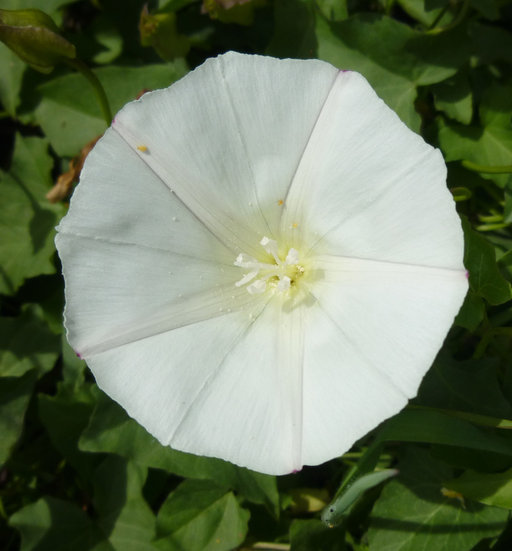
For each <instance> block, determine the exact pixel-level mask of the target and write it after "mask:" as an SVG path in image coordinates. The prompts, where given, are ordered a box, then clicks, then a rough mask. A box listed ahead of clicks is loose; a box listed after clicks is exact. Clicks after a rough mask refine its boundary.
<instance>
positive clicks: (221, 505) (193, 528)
mask: <svg viewBox="0 0 512 551" xmlns="http://www.w3.org/2000/svg"><path fill="white" fill-rule="evenodd" d="M248 520H249V513H248V511H245V510H244V509H242V508H241V507H240V506H239V504H238V502H237V500H236V499H235V496H234V495H233V494H232V493H230V492H229V493H226V491H225V490H224V489H222V488H219V487H218V486H216V485H215V483H213V482H209V481H204V480H187V481H185V482H183V483H182V484H180V486H179V487H178V488H177V489H176V490H175V491H174V492H172V493H171V494H170V496H169V497H168V498H167V500H166V501H165V503H164V504H163V505H162V507H161V508H160V511H159V512H158V516H157V525H156V527H157V536H156V541H155V545H156V547H157V548H158V549H161V550H162V551H182V550H185V549H186V550H187V551H213V550H219V551H229V550H230V549H233V548H234V547H237V546H238V545H239V544H240V543H242V541H243V540H244V539H245V534H246V533H247V521H248Z"/></svg>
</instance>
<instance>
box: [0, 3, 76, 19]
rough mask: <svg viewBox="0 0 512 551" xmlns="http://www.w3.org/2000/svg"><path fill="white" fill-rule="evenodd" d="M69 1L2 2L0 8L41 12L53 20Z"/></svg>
mask: <svg viewBox="0 0 512 551" xmlns="http://www.w3.org/2000/svg"><path fill="white" fill-rule="evenodd" d="M66 4H70V0H2V8H5V9H7V10H22V9H25V10H26V9H35V10H42V11H44V12H46V13H47V14H48V15H50V16H51V17H53V18H54V19H58V18H57V17H55V16H58V15H59V9H60V8H62V6H65V5H66Z"/></svg>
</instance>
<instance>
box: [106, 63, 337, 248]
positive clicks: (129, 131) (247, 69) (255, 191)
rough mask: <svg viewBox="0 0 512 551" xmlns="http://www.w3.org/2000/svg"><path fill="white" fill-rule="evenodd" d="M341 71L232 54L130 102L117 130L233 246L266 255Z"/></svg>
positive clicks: (121, 113)
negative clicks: (264, 246) (265, 244)
mask: <svg viewBox="0 0 512 551" xmlns="http://www.w3.org/2000/svg"><path fill="white" fill-rule="evenodd" d="M337 73H338V71H337V70H336V69H335V68H334V67H332V66H331V65H328V64H326V63H323V62H321V61H308V62H303V61H297V60H285V61H282V60H277V59H273V58H268V57H260V56H247V55H241V54H236V53H233V52H231V53H228V54H225V55H223V56H220V57H218V58H216V59H211V60H208V61H206V62H205V63H204V64H203V65H202V66H200V67H199V68H197V69H196V70H195V71H193V72H191V73H190V74H189V75H187V76H186V77H184V78H183V79H182V80H180V81H179V82H177V83H175V84H174V85H173V86H172V87H170V88H168V89H166V90H159V91H156V92H152V93H148V94H145V95H144V96H143V97H142V98H141V99H140V100H139V101H137V102H133V103H130V104H128V105H127V106H126V107H125V108H124V109H123V110H122V111H121V112H120V113H119V114H118V115H117V116H116V118H115V121H114V125H113V127H114V128H115V129H116V131H117V132H119V133H120V134H121V135H122V136H123V138H124V139H125V140H126V141H127V143H129V144H130V145H131V147H132V148H133V149H134V151H137V153H138V154H139V155H140V157H141V158H142V159H143V160H144V161H145V162H146V163H147V164H148V166H150V167H151V168H152V170H154V171H155V173H157V174H159V175H160V176H161V177H162V179H163V180H164V181H165V182H167V184H168V185H169V187H170V188H171V189H172V190H173V191H174V192H175V193H176V194H177V196H178V197H180V199H181V200H182V201H183V202H184V204H186V205H187V206H188V207H189V208H190V209H191V211H192V212H194V213H195V214H196V215H197V216H198V217H199V218H200V219H201V220H202V221H203V222H205V223H206V224H207V226H208V227H209V228H210V229H211V230H212V231H213V232H214V233H215V234H216V235H218V236H219V237H220V238H221V239H222V240H223V241H224V242H225V243H226V244H228V245H233V246H234V247H235V248H240V250H243V251H244V252H246V253H249V254H252V255H255V254H256V255H259V254H260V252H261V251H260V247H259V245H258V242H259V240H260V239H261V237H262V236H263V235H269V236H270V237H272V236H273V234H274V233H275V232H276V229H277V228H278V225H279V219H280V216H281V213H282V209H283V206H281V205H280V204H279V202H280V201H281V202H282V201H283V200H285V198H286V193H287V190H288V188H289V185H290V183H291V181H292V178H293V175H294V173H295V170H296V168H297V165H298V163H299V160H300V158H301V155H302V153H303V151H304V148H305V147H306V144H307V141H308V139H309V136H310V134H311V131H312V129H313V127H314V125H315V122H316V119H317V117H318V114H319V112H320V110H321V108H322V105H323V102H324V101H325V98H326V97H327V94H328V93H329V90H330V88H331V86H332V83H333V82H334V79H335V78H336V74H337ZM139 144H142V145H143V146H144V147H146V148H147V149H146V150H145V151H140V150H137V146H139Z"/></svg>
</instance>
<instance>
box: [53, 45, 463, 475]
mask: <svg viewBox="0 0 512 551" xmlns="http://www.w3.org/2000/svg"><path fill="white" fill-rule="evenodd" d="M445 176H446V168H445V164H444V162H443V159H442V156H441V154H440V152H439V151H437V150H435V149H433V148H432V147H430V146H429V145H427V144H426V143H425V142H424V141H423V140H422V138H421V137H419V136H417V135H416V134H414V133H413V132H411V131H410V130H408V129H407V128H406V126H405V125H404V124H402V123H401V122H400V120H399V119H398V117H397V116H396V115H395V114H394V113H393V112H392V111H391V110H390V109H389V108H387V107H386V106H385V104H384V103H383V102H382V101H381V100H380V99H379V98H378V97H377V96H376V95H375V93H374V91H373V90H372V88H371V87H370V86H369V84H368V83H367V82H366V80H365V79H364V78H363V77H362V76H361V75H359V74H357V73H354V72H340V71H338V70H337V69H335V68H334V67H332V66H331V65H328V64H326V63H323V62H321V61H316V60H310V61H297V60H284V61H282V60H277V59H273V58H268V57H259V56H249V55H240V54H236V53H228V54H226V55H223V56H220V57H218V58H216V59H211V60H208V61H207V62H206V63H204V65H202V66H201V67H199V68H198V69H196V70H195V71H193V72H191V73H190V74H189V75H187V76H186V77H185V78H183V79H182V80H181V81H179V82H177V83H176V84H174V85H173V86H171V87H170V88H168V89H166V90H158V91H155V92H152V93H148V94H145V95H144V96H143V97H142V98H141V99H140V100H138V101H135V102H132V103H130V104H128V105H127V106H126V107H125V108H124V109H123V110H122V111H121V112H120V113H119V114H118V115H117V117H116V119H115V121H114V123H113V125H112V128H110V129H109V130H107V132H106V133H105V135H104V137H103V138H102V139H101V140H100V142H99V143H98V145H97V146H96V147H95V148H94V151H93V152H92V153H91V154H90V155H89V157H88V159H87V162H86V165H85V168H84V170H83V172H82V177H81V183H80V184H79V186H78V188H77V190H76V192H75V194H74V196H73V199H72V202H71V208H70V211H69V214H68V215H67V216H66V217H65V219H64V220H63V221H62V223H61V225H60V226H59V228H58V230H59V234H58V237H57V246H58V250H59V253H60V256H61V259H62V263H63V269H64V276H65V281H66V312H65V319H66V327H67V331H68V337H69V341H70V343H71V344H72V346H73V347H74V348H75V350H76V351H77V352H78V353H79V354H80V355H81V356H82V357H84V358H85V359H86V360H87V362H88V364H89V366H90V368H91V370H92V371H93V373H94V375H95V377H96V380H97V382H98V384H99V386H100V387H101V388H102V389H103V390H104V391H105V392H106V393H107V394H109V395H110V396H111V397H112V398H113V399H114V400H116V401H117V402H119V403H120V404H121V405H122V406H123V407H124V408H125V409H126V411H127V412H128V413H129V414H130V415H131V416H132V417H133V418H135V419H136V420H137V421H138V422H139V423H141V424H142V425H143V426H144V427H145V428H146V429H147V430H148V431H149V432H150V433H151V434H153V435H154V436H155V437H156V438H158V440H159V441H160V442H161V443H162V444H165V445H170V446H172V447H173V448H175V449H177V450H183V451H187V452H191V453H195V454H200V455H207V456H214V457H220V458H223V459H227V460H229V461H231V462H233V463H236V464H238V465H243V466H246V467H249V468H251V469H255V470H257V471H261V472H265V473H272V474H282V473H289V472H291V471H293V470H297V469H300V468H301V467H302V465H316V464H319V463H322V462H324V461H326V460H328V459H331V458H332V457H335V456H338V455H340V454H342V453H343V452H345V451H346V450H348V449H349V448H350V447H351V446H352V444H353V443H354V442H355V441H356V440H357V439H359V438H360V437H362V436H363V435H365V434H366V433H367V432H368V431H369V430H371V429H372V428H373V427H375V426H376V425H377V424H379V423H380V422H381V421H383V420H384V419H386V418H387V417H389V416H391V415H393V414H395V413H396V412H398V411H399V410H400V409H401V408H402V407H403V406H404V405H405V404H406V403H407V400H408V399H409V398H411V397H413V396H414V395H415V394H416V392H417V388H418V385H419V383H420V381H421V379H422V377H423V375H424V374H425V372H426V371H427V369H428V368H429V366H430V365H431V363H432V361H433V359H434V357H435V355H436V352H437V351H438V349H439V348H440V346H441V344H442V342H443V339H444V337H445V335H446V333H447V331H448V329H449V327H450V325H451V324H452V322H453V318H454V315H455V314H456V312H457V310H458V309H459V306H460V304H461V302H462V300H463V297H464V295H465V293H466V289H467V281H466V277H465V270H464V267H463V264H462V255H463V237H462V231H461V227H460V222H459V219H458V216H457V214H456V212H455V208H454V204H453V201H452V199H451V196H450V193H449V192H448V190H447V189H446V185H445Z"/></svg>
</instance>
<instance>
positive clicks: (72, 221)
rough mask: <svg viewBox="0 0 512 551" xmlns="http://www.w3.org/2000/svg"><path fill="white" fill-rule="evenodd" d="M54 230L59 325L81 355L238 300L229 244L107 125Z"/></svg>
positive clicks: (211, 312) (208, 314) (203, 316)
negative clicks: (61, 310)
mask: <svg viewBox="0 0 512 551" xmlns="http://www.w3.org/2000/svg"><path fill="white" fill-rule="evenodd" d="M58 230H59V234H58V236H57V238H56V244H57V248H58V250H59V254H60V256H61V259H62V262H63V272H64V277H65V281H66V311H65V317H66V328H67V330H68V337H69V340H70V342H71V344H72V346H73V347H74V348H75V349H76V350H77V352H79V353H81V354H86V355H87V354H88V353H89V352H90V350H94V349H98V347H100V348H103V347H105V346H107V344H106V343H110V345H109V346H113V345H114V343H115V342H127V339H128V340H129V339H136V338H143V337H144V336H147V335H148V334H151V332H152V331H153V332H154V333H157V332H160V331H163V330H169V329H171V328H172V327H175V326H180V325H182V324H187V323H192V322H193V321H197V320H200V319H206V318H208V317H212V316H218V315H219V312H220V309H221V308H222V309H229V308H232V309H235V308H236V307H237V304H235V303H237V301H238V298H239V297H240V300H241V301H242V303H243V302H245V301H246V300H247V299H246V295H247V292H246V291H245V290H242V289H236V288H235V286H234V283H235V281H236V280H237V279H239V277H240V270H239V268H237V267H236V266H234V265H233V258H234V253H233V251H230V250H229V249H226V247H224V245H223V244H222V243H221V242H220V241H218V240H217V239H216V238H215V236H213V234H212V233H211V232H210V231H209V230H208V229H207V228H205V226H204V225H202V224H201V223H200V221H198V219H197V218H196V217H195V216H194V215H193V214H191V213H190V211H189V210H188V209H187V208H186V207H185V206H184V205H183V204H182V203H181V202H180V201H179V199H178V198H177V197H176V196H175V195H173V194H172V193H171V192H170V190H169V188H168V187H167V186H165V185H163V183H162V182H161V180H160V179H159V178H158V177H157V176H156V175H155V174H154V173H153V172H152V171H151V170H150V169H149V168H148V167H147V165H146V164H145V163H144V162H142V161H141V160H140V158H139V157H138V156H137V155H136V154H135V153H134V152H133V150H132V149H131V148H129V147H128V146H127V145H126V143H125V142H124V140H122V139H121V138H120V137H119V135H118V134H117V133H116V132H113V131H111V130H110V131H107V133H106V134H105V136H104V137H103V138H102V139H101V141H100V142H99V143H98V144H97V146H96V147H95V148H94V150H93V151H92V153H91V154H90V156H89V158H88V162H87V164H86V166H85V168H84V170H83V172H82V176H81V183H80V185H79V186H78V187H77V190H76V192H75V194H74V195H73V198H72V201H71V207H70V210H69V213H68V215H67V216H66V217H65V218H64V219H63V221H62V222H61V224H60V226H59V228H58ZM232 296H233V297H234V299H232V298H231V297H232ZM194 301H195V302H194ZM198 304H199V305H204V307H203V308H199V309H198ZM187 308H188V309H187Z"/></svg>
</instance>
